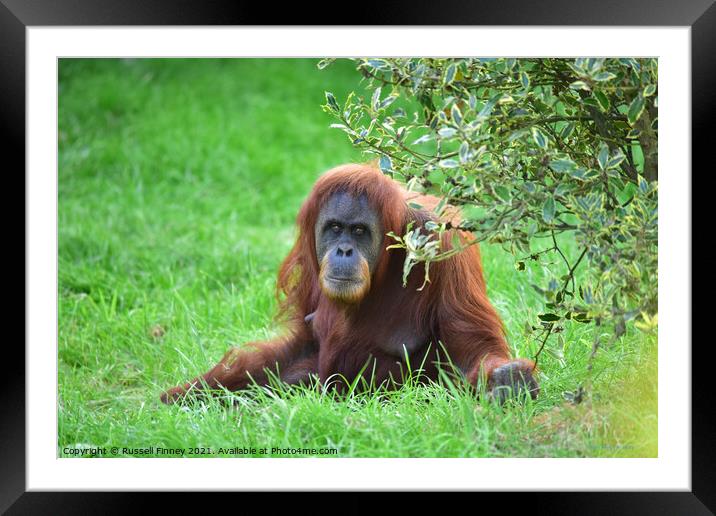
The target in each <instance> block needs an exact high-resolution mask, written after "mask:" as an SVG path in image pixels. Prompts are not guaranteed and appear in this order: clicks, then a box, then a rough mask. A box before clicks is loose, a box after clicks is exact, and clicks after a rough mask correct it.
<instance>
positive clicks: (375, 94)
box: [370, 87, 380, 111]
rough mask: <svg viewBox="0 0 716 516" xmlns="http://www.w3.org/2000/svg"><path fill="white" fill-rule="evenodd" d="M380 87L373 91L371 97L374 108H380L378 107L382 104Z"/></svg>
mask: <svg viewBox="0 0 716 516" xmlns="http://www.w3.org/2000/svg"><path fill="white" fill-rule="evenodd" d="M379 101H380V87H378V88H376V89H375V91H374V92H373V98H372V99H371V102H370V104H371V106H373V109H374V110H376V111H377V110H378V107H379V106H380V102H379Z"/></svg>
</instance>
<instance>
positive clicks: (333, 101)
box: [325, 91, 339, 111]
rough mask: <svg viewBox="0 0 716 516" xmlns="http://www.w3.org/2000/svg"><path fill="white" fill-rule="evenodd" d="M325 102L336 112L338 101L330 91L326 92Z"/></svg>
mask: <svg viewBox="0 0 716 516" xmlns="http://www.w3.org/2000/svg"><path fill="white" fill-rule="evenodd" d="M325 94H326V102H328V105H329V106H330V107H331V108H333V109H334V110H336V111H338V109H339V107H338V101H337V100H336V97H334V96H333V93H331V92H330V91H326V92H325Z"/></svg>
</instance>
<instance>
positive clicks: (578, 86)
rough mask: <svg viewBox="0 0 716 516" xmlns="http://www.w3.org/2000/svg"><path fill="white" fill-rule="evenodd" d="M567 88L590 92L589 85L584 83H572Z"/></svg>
mask: <svg viewBox="0 0 716 516" xmlns="http://www.w3.org/2000/svg"><path fill="white" fill-rule="evenodd" d="M569 87H570V88H572V89H575V90H586V91H589V90H590V87H589V84H587V83H586V82H584V81H574V82H573V83H572V84H570V85H569Z"/></svg>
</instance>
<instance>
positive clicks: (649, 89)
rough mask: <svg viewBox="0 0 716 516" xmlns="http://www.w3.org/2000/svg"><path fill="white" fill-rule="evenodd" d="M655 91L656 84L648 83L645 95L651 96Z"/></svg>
mask: <svg viewBox="0 0 716 516" xmlns="http://www.w3.org/2000/svg"><path fill="white" fill-rule="evenodd" d="M654 93H656V84H647V85H646V88H644V96H645V97H651V96H652V95H653V94H654Z"/></svg>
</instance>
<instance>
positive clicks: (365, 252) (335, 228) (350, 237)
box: [315, 192, 383, 303]
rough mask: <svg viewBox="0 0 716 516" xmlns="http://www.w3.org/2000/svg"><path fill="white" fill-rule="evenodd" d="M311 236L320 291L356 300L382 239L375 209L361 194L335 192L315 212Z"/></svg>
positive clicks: (361, 294) (366, 282)
mask: <svg viewBox="0 0 716 516" xmlns="http://www.w3.org/2000/svg"><path fill="white" fill-rule="evenodd" d="M315 237H316V256H317V257H318V263H319V264H320V269H321V271H320V282H321V288H322V289H323V292H324V293H325V294H326V295H327V296H328V297H329V298H331V299H333V300H336V301H342V302H344V303H357V302H358V301H360V300H361V299H362V298H363V297H364V296H365V294H366V293H367V292H368V290H369V289H370V278H371V276H372V274H373V271H374V270H375V266H376V264H377V262H378V257H379V256H380V252H381V244H382V242H383V228H382V225H381V222H380V218H379V217H378V214H377V213H376V211H375V210H374V209H373V208H372V207H371V206H370V204H369V203H368V200H367V199H366V198H365V197H363V196H360V197H355V196H353V195H350V194H348V193H345V192H337V193H335V194H333V195H332V196H331V197H330V198H329V199H328V202H327V203H326V204H325V206H324V207H323V208H322V209H321V211H320V213H319V215H318V220H317V221H316V227H315Z"/></svg>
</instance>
